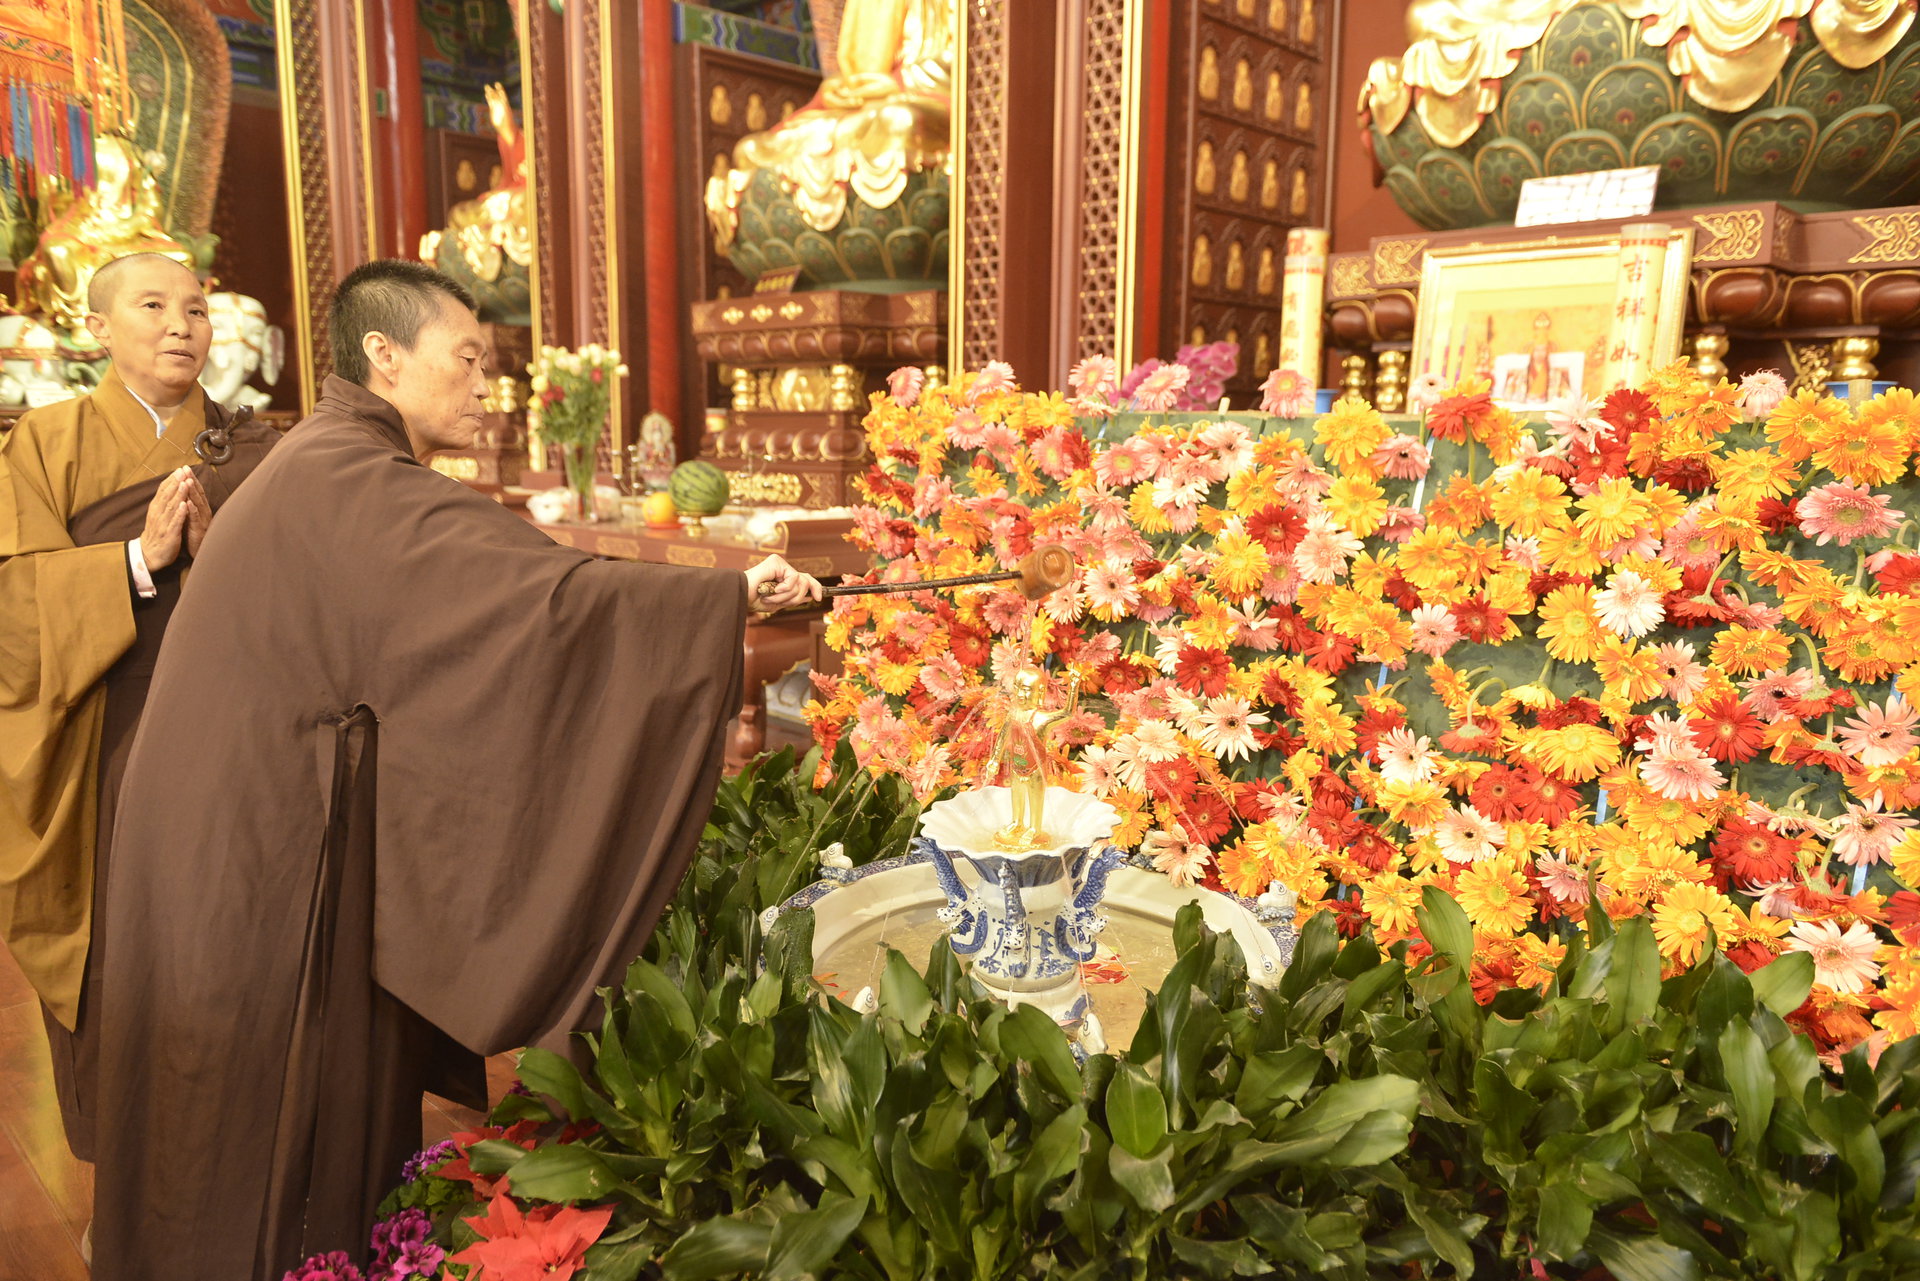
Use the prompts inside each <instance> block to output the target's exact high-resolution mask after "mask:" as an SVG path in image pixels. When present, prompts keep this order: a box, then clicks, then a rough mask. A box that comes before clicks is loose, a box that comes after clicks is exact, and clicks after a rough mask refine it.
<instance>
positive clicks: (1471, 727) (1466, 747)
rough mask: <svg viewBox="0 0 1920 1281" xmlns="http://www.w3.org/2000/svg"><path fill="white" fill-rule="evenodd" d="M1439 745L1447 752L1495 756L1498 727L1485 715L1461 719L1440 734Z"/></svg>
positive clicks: (1498, 742)
mask: <svg viewBox="0 0 1920 1281" xmlns="http://www.w3.org/2000/svg"><path fill="white" fill-rule="evenodd" d="M1440 746H1442V747H1444V748H1446V749H1447V750H1448V751H1449V752H1473V753H1477V754H1478V755H1481V756H1495V755H1498V754H1499V752H1500V727H1499V725H1497V724H1495V723H1494V721H1493V720H1492V719H1491V718H1490V717H1486V716H1480V717H1476V718H1474V719H1473V720H1470V721H1462V722H1461V723H1460V724H1458V725H1456V726H1454V727H1453V728H1452V729H1450V730H1448V731H1447V732H1446V733H1444V734H1442V735H1441V736H1440Z"/></svg>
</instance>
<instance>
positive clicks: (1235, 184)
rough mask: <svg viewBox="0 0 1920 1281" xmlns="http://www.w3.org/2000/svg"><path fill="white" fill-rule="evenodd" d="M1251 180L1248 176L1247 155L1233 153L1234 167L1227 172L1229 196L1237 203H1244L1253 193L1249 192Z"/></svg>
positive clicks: (1239, 152) (1238, 152)
mask: <svg viewBox="0 0 1920 1281" xmlns="http://www.w3.org/2000/svg"><path fill="white" fill-rule="evenodd" d="M1250 181H1251V180H1250V179H1249V177H1248V176H1247V153H1246V152H1244V151H1236V152H1234V153H1233V167H1232V168H1231V169H1229V170H1228V171H1227V195H1228V196H1229V197H1231V198H1232V199H1234V200H1236V201H1243V200H1245V199H1246V198H1247V196H1248V195H1250V194H1251V193H1250V192H1249V191H1248V185H1249V183H1250Z"/></svg>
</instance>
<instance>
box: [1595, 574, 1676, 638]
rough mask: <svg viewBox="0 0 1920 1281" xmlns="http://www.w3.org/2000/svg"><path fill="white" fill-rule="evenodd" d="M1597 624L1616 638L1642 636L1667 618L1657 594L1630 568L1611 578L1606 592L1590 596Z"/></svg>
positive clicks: (1664, 607)
mask: <svg viewBox="0 0 1920 1281" xmlns="http://www.w3.org/2000/svg"><path fill="white" fill-rule="evenodd" d="M1593 607H1594V611H1595V612H1596V613H1597V614H1599V615H1600V625H1601V626H1602V627H1605V628H1606V629H1607V630H1608V631H1610V632H1612V633H1613V634H1614V635H1616V636H1645V635H1646V634H1647V633H1648V632H1650V631H1652V630H1653V629H1654V628H1656V627H1658V626H1660V620H1661V619H1663V618H1665V617H1666V616H1667V610H1666V606H1665V605H1663V604H1661V597H1660V593H1659V592H1658V591H1656V590H1654V587H1653V585H1652V584H1651V583H1649V582H1648V581H1647V580H1646V579H1644V578H1642V577H1641V576H1640V575H1639V574H1636V573H1635V572H1634V571H1633V570H1631V569H1623V570H1621V571H1620V572H1619V573H1617V574H1615V575H1614V576H1613V579H1612V581H1611V582H1609V583H1608V584H1607V587H1606V590H1605V591H1601V592H1596V593H1594V597H1593Z"/></svg>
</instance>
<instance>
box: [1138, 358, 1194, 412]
mask: <svg viewBox="0 0 1920 1281" xmlns="http://www.w3.org/2000/svg"><path fill="white" fill-rule="evenodd" d="M1192 377H1193V371H1192V370H1190V369H1188V368H1187V367H1186V366H1185V365H1162V366H1160V368H1158V369H1156V370H1154V371H1153V372H1152V373H1150V374H1148V375H1147V376H1146V377H1145V378H1144V379H1142V380H1141V382H1140V385H1139V386H1138V387H1136V388H1134V391H1133V404H1134V408H1136V409H1138V410H1139V411H1140V412H1141V413H1143V414H1161V413H1165V412H1166V411H1167V410H1169V409H1172V408H1173V407H1174V405H1175V404H1176V403H1178V401H1179V399H1180V393H1181V391H1182V390H1184V389H1185V388H1186V385H1187V380H1188V379H1190V378H1192Z"/></svg>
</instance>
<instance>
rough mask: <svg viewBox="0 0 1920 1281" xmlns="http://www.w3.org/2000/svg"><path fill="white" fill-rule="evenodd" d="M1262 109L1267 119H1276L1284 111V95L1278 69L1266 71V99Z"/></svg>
mask: <svg viewBox="0 0 1920 1281" xmlns="http://www.w3.org/2000/svg"><path fill="white" fill-rule="evenodd" d="M1262 110H1263V112H1264V113H1265V115H1266V117H1267V119H1269V120H1278V119H1279V118H1280V117H1281V115H1282V114H1284V113H1285V111H1286V97H1285V93H1284V91H1283V90H1282V88H1281V85H1280V73H1279V72H1278V71H1269V72H1267V100H1266V103H1265V105H1264V107H1263V108H1262Z"/></svg>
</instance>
